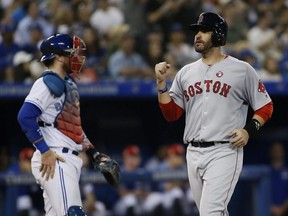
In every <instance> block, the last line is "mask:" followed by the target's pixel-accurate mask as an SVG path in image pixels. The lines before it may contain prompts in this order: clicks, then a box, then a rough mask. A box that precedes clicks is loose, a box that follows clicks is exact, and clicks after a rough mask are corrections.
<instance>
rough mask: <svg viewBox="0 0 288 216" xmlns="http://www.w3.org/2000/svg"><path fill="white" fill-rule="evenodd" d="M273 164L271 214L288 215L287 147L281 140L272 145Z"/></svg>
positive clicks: (270, 153) (271, 163)
mask: <svg viewBox="0 0 288 216" xmlns="http://www.w3.org/2000/svg"><path fill="white" fill-rule="evenodd" d="M269 156H270V165H271V195H272V197H271V198H272V199H271V208H270V210H271V216H285V215H288V167H287V165H286V149H285V147H284V145H283V143H281V142H274V143H272V145H271V147H270V152H269Z"/></svg>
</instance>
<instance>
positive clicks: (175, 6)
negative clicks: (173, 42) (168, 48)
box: [146, 0, 192, 43]
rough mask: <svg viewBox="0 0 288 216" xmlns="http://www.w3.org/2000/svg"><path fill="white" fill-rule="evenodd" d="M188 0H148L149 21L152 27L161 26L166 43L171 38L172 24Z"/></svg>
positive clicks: (147, 12) (147, 16) (147, 15)
mask: <svg viewBox="0 0 288 216" xmlns="http://www.w3.org/2000/svg"><path fill="white" fill-rule="evenodd" d="M186 1H187V0H178V1H174V0H156V1H155V0H147V3H146V20H147V23H148V25H149V27H150V28H154V26H155V25H156V26H158V25H159V26H161V28H162V30H163V34H164V41H165V43H166V42H167V41H168V38H169V37H168V35H169V31H170V25H171V24H172V23H173V22H175V17H176V16H177V14H181V9H182V7H183V5H184V4H185V2H186ZM191 22H192V21H191Z"/></svg>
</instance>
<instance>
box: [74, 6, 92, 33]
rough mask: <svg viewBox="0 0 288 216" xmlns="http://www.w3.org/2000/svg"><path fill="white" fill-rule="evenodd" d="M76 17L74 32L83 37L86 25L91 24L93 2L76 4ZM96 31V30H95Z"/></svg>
mask: <svg viewBox="0 0 288 216" xmlns="http://www.w3.org/2000/svg"><path fill="white" fill-rule="evenodd" d="M75 7H76V8H75V9H74V10H75V19H74V22H73V26H72V30H71V31H72V32H73V34H75V35H78V36H79V37H81V38H83V31H84V28H85V27H86V26H91V25H90V17H91V14H92V12H93V9H94V8H93V4H92V3H91V2H89V3H79V4H77V5H75ZM95 31H96V30H95Z"/></svg>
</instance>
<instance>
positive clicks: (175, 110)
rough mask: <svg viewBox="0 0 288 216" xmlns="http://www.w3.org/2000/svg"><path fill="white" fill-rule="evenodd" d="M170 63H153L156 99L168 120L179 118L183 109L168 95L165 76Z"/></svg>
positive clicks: (167, 74)
mask: <svg viewBox="0 0 288 216" xmlns="http://www.w3.org/2000/svg"><path fill="white" fill-rule="evenodd" d="M170 67H171V65H170V64H168V63H167V62H160V63H158V64H156V65H155V75H156V84H157V89H158V101H159V106H160V108H161V110H162V113H163V116H164V117H165V119H166V120H167V121H169V122H171V121H176V120H177V119H179V118H180V117H181V116H182V114H183V112H184V110H183V109H182V108H181V107H180V106H178V105H177V104H176V103H175V102H174V100H173V98H171V96H170V95H169V91H168V86H167V82H166V80H167V77H168V76H169V68H170Z"/></svg>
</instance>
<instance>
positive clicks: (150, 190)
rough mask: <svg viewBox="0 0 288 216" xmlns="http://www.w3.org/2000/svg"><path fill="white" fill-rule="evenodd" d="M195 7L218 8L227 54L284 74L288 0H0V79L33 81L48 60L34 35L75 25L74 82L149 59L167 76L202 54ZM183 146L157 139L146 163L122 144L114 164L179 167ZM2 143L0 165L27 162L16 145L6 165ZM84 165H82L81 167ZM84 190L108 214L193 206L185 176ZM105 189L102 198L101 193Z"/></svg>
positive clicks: (87, 201)
mask: <svg viewBox="0 0 288 216" xmlns="http://www.w3.org/2000/svg"><path fill="white" fill-rule="evenodd" d="M202 11H215V12H218V13H220V14H221V15H223V17H225V19H226V21H227V22H228V26H229V31H228V39H227V45H226V46H225V47H224V48H223V49H225V52H226V53H227V54H231V55H233V56H235V57H237V58H239V59H241V60H244V61H247V62H249V63H250V64H251V65H252V66H253V67H254V68H255V69H256V70H257V72H258V73H259V76H260V77H261V79H262V80H263V81H271V82H279V81H282V80H288V19H287V17H288V3H287V1H285V0H2V1H1V2H0V82H3V83H14V82H26V83H31V82H33V81H34V80H35V79H36V78H37V77H38V76H40V74H41V73H42V72H43V71H44V70H45V67H44V66H43V65H42V64H41V63H40V62H39V58H40V56H41V54H40V53H39V44H40V43H41V42H42V40H43V39H44V38H47V37H48V36H50V35H51V34H53V33H68V34H71V35H72V34H75V35H77V36H79V37H81V38H83V39H84V41H85V43H86V46H87V51H86V55H87V58H86V62H85V65H84V67H83V69H82V73H81V75H80V80H76V81H77V82H79V83H83V84H85V83H91V82H97V81H98V80H107V79H108V80H109V79H112V80H115V79H117V80H118V79H119V80H131V79H145V80H146V79H154V66H155V64H156V63H158V62H160V61H167V62H169V63H170V64H171V80H172V79H173V78H174V76H175V74H176V73H177V71H178V70H179V69H180V68H181V67H182V66H184V65H185V64H187V63H189V62H193V61H195V60H197V59H198V58H199V57H200V56H199V54H198V53H196V52H195V51H194V47H193V35H192V32H191V31H190V30H189V28H188V27H189V24H191V23H193V22H194V21H195V20H196V17H197V16H198V15H199V13H200V12H202ZM181 147H182V148H183V146H181V145H180V146H179V145H176V146H175V145H172V146H169V147H168V146H159V152H157V155H156V154H155V155H151V158H150V160H148V161H146V160H145V162H146V163H145V164H143V161H141V149H139V147H137V146H128V147H127V149H124V151H123V154H122V156H123V161H122V160H121V165H122V166H123V167H122V168H123V170H125V172H129V171H130V170H134V169H143V168H144V169H148V170H162V169H167V170H169V169H170V170H173V169H182V168H183V166H182V165H183V164H185V156H184V154H183V149H182V150H181ZM279 148H280V147H279ZM0 150H1V151H0V154H1V157H0V158H1V161H2V162H1V168H3V169H1V171H3V170H5V169H6V170H8V171H9V172H15V173H19V172H22V171H23V172H28V171H29V170H28V171H27V169H24V170H22V171H21V169H20V168H21V167H20V164H22V163H25V162H27V159H30V158H31V155H29V150H27V149H26V150H24V151H25V154H24V153H22V156H21V154H20V155H19V161H17V163H15V164H12V165H11V167H9V168H8V169H7V167H8V166H9V163H8V162H7V161H9V158H7V157H8V155H7V153H5V152H4V150H3V149H0ZM271 151H272V150H271ZM278 153H279V151H278ZM23 154H24V155H23ZM179 156H180V157H179ZM271 157H272V156H271ZM275 157H276V156H275ZM275 157H273V158H275ZM279 157H280V156H279ZM171 158H172V159H171ZM83 159H84V160H85V155H83ZM285 160H286V159H285ZM125 161H127V162H125ZM18 162H19V164H18ZM122 162H123V163H122ZM271 165H272V162H271ZM87 166H88V165H87ZM184 166H185V165H184ZM273 167H274V166H273ZM279 167H280V168H278V167H277V164H276V168H275V170H274V171H275V172H274V173H273V174H275V175H274V177H275V181H276V183H275V182H274V184H275V185H278V182H281V184H284V185H285V187H288V177H287V176H288V168H287V167H286V165H285V164H280V165H279ZM4 168H5V169H4ZM83 169H87V170H88V168H87V167H86V166H85V167H84V168H83ZM88 171H89V170H88ZM277 177H278V178H277ZM25 189H27V187H25ZM28 189H29V188H28ZM82 189H83V196H84V197H83V203H84V207H85V209H86V211H87V212H89V215H98V216H99V215H103V216H105V215H109V213H110V215H111V212H113V211H115V212H117V213H119V214H120V213H121V212H122V213H123V215H125V214H130V215H133V214H134V215H135V214H137V212H139V211H143V208H145V210H147V211H148V212H149V214H151V215H152V214H153V213H154V215H161V213H162V215H168V213H171V214H173V211H177V213H175V212H174V214H173V215H185V214H189V215H193V214H195V215H197V213H196V212H195V209H194V207H195V206H194V204H193V195H192V194H191V191H189V186H188V185H187V182H184V183H183V182H165V183H164V182H160V183H159V184H157V185H150V184H149V185H147V184H143V182H133V184H132V183H131V184H129V183H127V184H126V183H123V184H122V185H121V187H120V189H119V191H117V193H115V194H113V193H112V192H113V191H111V190H110V189H109V188H108V189H107V188H94V186H93V185H90V184H87V185H83V188H82ZM29 190H31V191H32V192H35V194H34V195H37V193H38V191H37V190H36V189H35V187H34V186H33V187H32V188H30V189H29ZM101 190H102V191H101ZM105 190H108V193H107V191H105ZM31 191H30V192H31ZM103 191H104V192H103ZM279 191H281V192H283V194H282V193H281V196H282V197H280V198H278V197H277V194H273V196H275V202H274V203H273V206H272V207H271V212H273V215H275V216H278V215H279V216H280V215H281V214H282V213H283V212H284V211H286V209H287V205H286V203H287V202H286V201H287V200H288V194H286V193H285V194H284V192H285V191H283V190H281V188H280V189H279ZM14 192H15V191H14ZM21 192H22V191H21ZM114 192H115V191H114ZM168 193H170V195H168V196H167V195H166V196H165V194H168ZM95 194H96V195H95ZM105 194H109V198H108V197H101V196H104V195H105ZM10 195H11V194H10ZM24 195H25V194H24ZM163 197H166V198H167V197H169V198H171V199H170V200H166V199H164V198H163ZM172 198H174V199H172ZM98 199H99V200H98ZM273 199H274V198H273ZM103 200H104V201H103ZM179 200H181V202H179ZM182 200H185V202H182ZM36 201H37V198H36ZM38 201H39V198H38ZM17 202H18V207H19V209H18V210H19V211H20V210H21V211H22V213H21V214H23V215H25V214H26V215H29V214H33V212H32V213H31V212H29V213H27V209H28V210H29V211H31V210H32V211H39V212H40V210H39V209H34V208H31V206H33V200H29V199H27V196H24V198H23V197H22V198H19V200H18V201H17ZM111 203H113V204H114V203H116V204H115V206H112V204H111ZM179 203H180V205H179ZM183 203H184V204H185V205H184V206H181V205H183ZM283 203H285V205H284V204H283ZM38 204H39V203H38ZM110 204H111V205H110ZM36 206H37V205H36ZM172 206H173V209H172V210H171V207H172ZM38 207H39V205H38ZM41 207H42V206H41V205H40V208H41ZM23 212H24V213H23ZM167 212H168V213H167ZM279 212H280V213H279ZM19 214H20V213H19ZM39 215H40V213H39ZM146 215H148V213H147V214H146Z"/></svg>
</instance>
